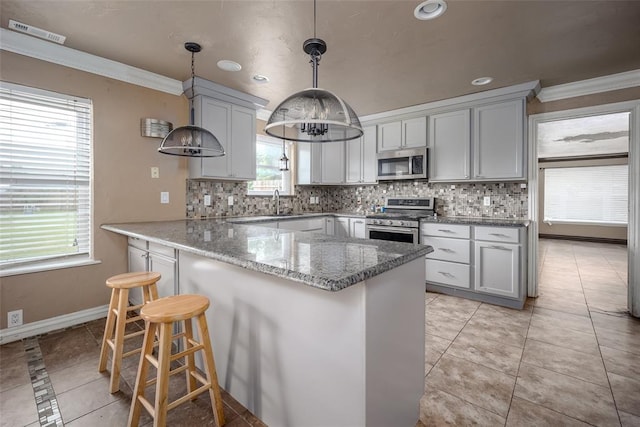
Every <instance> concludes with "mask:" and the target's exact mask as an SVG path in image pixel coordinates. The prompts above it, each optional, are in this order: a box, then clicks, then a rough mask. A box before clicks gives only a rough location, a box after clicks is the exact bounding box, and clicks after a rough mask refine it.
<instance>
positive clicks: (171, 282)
mask: <svg viewBox="0 0 640 427" xmlns="http://www.w3.org/2000/svg"><path fill="white" fill-rule="evenodd" d="M149 271H155V272H157V273H160V275H161V276H162V277H161V278H160V280H158V284H157V287H158V296H159V297H160V298H163V297H168V296H171V295H175V294H176V292H177V289H176V260H175V259H171V258H168V257H165V256H162V255H157V254H149Z"/></svg>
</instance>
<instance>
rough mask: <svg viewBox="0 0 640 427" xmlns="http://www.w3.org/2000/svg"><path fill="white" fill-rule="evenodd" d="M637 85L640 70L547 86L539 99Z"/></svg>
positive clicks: (558, 97) (552, 99)
mask: <svg viewBox="0 0 640 427" xmlns="http://www.w3.org/2000/svg"><path fill="white" fill-rule="evenodd" d="M635 86H640V70H632V71H626V72H624V73H618V74H611V75H609V76H602V77H595V78H593V79H587V80H580V81H577V82H572V83H566V84H562V85H557V86H549V87H545V88H543V89H542V90H541V91H540V93H539V94H538V99H539V100H540V102H550V101H557V100H559V99H566V98H574V97H576V96H584V95H592V94H594V93H601V92H609V91H612V90H619V89H627V88H630V87H635Z"/></svg>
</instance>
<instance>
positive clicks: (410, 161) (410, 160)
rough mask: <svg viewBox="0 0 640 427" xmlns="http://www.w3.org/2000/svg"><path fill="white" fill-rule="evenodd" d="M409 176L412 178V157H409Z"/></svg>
mask: <svg viewBox="0 0 640 427" xmlns="http://www.w3.org/2000/svg"><path fill="white" fill-rule="evenodd" d="M408 159H409V176H413V156H409V157H408Z"/></svg>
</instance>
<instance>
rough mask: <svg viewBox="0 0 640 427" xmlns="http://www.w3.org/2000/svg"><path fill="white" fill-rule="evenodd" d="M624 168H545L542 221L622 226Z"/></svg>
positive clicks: (625, 186) (624, 220)
mask: <svg viewBox="0 0 640 427" xmlns="http://www.w3.org/2000/svg"><path fill="white" fill-rule="evenodd" d="M628 174H629V168H628V166H627V165H612V166H589V167H573V168H548V169H545V171H544V221H545V222H550V223H552V224H553V223H554V222H565V223H576V224H598V225H626V224H627V204H628V201H627V198H628V185H629V181H628Z"/></svg>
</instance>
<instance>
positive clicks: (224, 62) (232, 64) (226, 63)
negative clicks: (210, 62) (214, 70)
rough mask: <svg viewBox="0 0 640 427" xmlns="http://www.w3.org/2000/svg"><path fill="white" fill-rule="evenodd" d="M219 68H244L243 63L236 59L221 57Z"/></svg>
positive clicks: (237, 69) (233, 69)
mask: <svg viewBox="0 0 640 427" xmlns="http://www.w3.org/2000/svg"><path fill="white" fill-rule="evenodd" d="M218 68H220V69H221V70H224V71H240V70H242V65H240V64H238V63H237V62H235V61H229V60H228V59H221V60H220V61H218Z"/></svg>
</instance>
